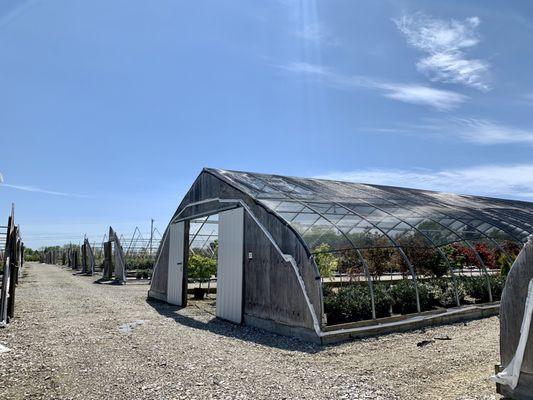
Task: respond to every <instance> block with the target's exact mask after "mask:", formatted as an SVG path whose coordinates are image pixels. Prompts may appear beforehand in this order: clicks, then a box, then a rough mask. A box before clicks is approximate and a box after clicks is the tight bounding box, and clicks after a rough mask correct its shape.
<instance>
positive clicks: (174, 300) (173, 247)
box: [167, 222, 185, 306]
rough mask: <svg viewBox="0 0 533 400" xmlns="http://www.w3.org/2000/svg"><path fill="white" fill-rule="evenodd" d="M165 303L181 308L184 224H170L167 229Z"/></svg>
mask: <svg viewBox="0 0 533 400" xmlns="http://www.w3.org/2000/svg"><path fill="white" fill-rule="evenodd" d="M168 233H169V241H170V242H169V250H168V285H167V302H168V303H170V304H175V305H177V306H182V305H183V304H182V302H183V254H184V248H183V246H184V243H183V240H184V238H185V224H184V223H183V222H178V223H176V224H171V225H170V229H169V232H168Z"/></svg>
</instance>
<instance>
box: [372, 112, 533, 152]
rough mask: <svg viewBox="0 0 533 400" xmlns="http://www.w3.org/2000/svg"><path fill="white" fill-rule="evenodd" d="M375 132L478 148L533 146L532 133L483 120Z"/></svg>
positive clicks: (428, 122) (437, 122) (457, 120)
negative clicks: (449, 140) (457, 142)
mask: <svg viewBox="0 0 533 400" xmlns="http://www.w3.org/2000/svg"><path fill="white" fill-rule="evenodd" d="M370 130H372V131H376V132H388V133H402V134H416V135H439V136H443V137H446V138H459V139H461V140H463V141H465V142H469V143H475V144H479V145H487V146H488V145H502V144H526V145H530V146H531V145H533V130H531V129H527V128H519V127H516V126H510V125H506V124H503V123H500V122H496V121H492V120H488V119H481V118H426V119H425V120H424V121H423V122H422V123H418V124H408V125H397V126H389V127H378V128H372V129H370Z"/></svg>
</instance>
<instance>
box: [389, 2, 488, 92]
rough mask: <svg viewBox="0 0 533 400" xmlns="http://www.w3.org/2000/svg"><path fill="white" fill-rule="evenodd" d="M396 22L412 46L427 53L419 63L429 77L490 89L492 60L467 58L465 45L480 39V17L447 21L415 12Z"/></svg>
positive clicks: (475, 42)
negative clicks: (490, 62)
mask: <svg viewBox="0 0 533 400" xmlns="http://www.w3.org/2000/svg"><path fill="white" fill-rule="evenodd" d="M394 22H395V24H396V26H397V27H398V29H399V30H400V31H401V32H402V33H403V34H404V35H405V37H406V39H407V42H408V43H409V44H410V45H411V46H413V47H414V48H416V49H419V50H421V51H423V52H425V53H427V54H428V55H427V56H426V57H423V58H422V59H420V60H419V61H418V63H417V65H416V66H417V68H418V70H419V71H420V72H423V73H425V74H427V75H428V76H429V77H430V79H432V80H434V81H441V82H449V83H458V84H462V85H466V86H470V87H474V88H476V89H480V90H483V91H486V90H489V89H490V87H489V83H488V71H489V63H488V62H487V61H485V60H479V59H470V58H467V56H466V54H465V50H466V49H468V48H471V47H473V46H476V45H477V44H478V43H479V34H478V32H477V28H478V26H479V24H480V19H479V18H478V17H471V18H467V19H465V20H463V21H458V20H454V19H452V20H450V21H445V20H440V19H435V18H431V17H429V16H427V15H424V14H422V13H416V14H414V15H410V16H404V17H402V18H400V19H396V20H394Z"/></svg>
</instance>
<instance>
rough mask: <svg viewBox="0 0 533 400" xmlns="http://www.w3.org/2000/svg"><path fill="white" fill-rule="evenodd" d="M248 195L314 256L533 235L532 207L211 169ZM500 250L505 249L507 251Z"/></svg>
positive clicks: (497, 242) (519, 239) (522, 238)
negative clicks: (324, 247) (407, 242)
mask: <svg viewBox="0 0 533 400" xmlns="http://www.w3.org/2000/svg"><path fill="white" fill-rule="evenodd" d="M206 171H208V172H210V173H212V174H214V175H216V176H218V177H220V178H221V179H223V180H224V181H226V182H228V183H229V184H231V185H232V186H234V187H236V188H237V189H239V190H241V191H243V192H245V193H246V194H248V195H249V196H251V197H252V198H254V199H255V200H256V201H258V202H259V203H260V204H262V205H263V206H264V207H266V208H267V209H269V210H270V211H271V212H273V213H275V214H276V215H278V216H279V217H280V218H282V219H283V220H284V221H285V222H286V223H287V224H289V225H290V226H291V227H292V228H294V230H295V231H296V232H298V233H299V234H300V235H301V237H302V238H303V239H304V241H305V242H306V243H307V245H308V247H309V249H310V250H311V251H314V250H315V249H316V247H317V246H318V245H319V244H322V243H327V244H328V245H329V246H330V247H331V249H332V250H344V249H359V250H360V249H365V248H372V247H395V248H397V249H400V251H401V248H402V243H403V242H404V239H406V238H409V237H412V236H413V235H417V236H418V237H419V238H421V239H422V241H423V242H424V243H425V245H427V246H428V247H432V248H436V249H440V248H441V247H442V246H445V245H448V244H451V243H456V242H462V243H466V244H468V245H470V244H471V243H472V242H475V241H484V242H487V243H489V244H491V245H493V246H496V247H500V243H501V242H502V240H509V241H514V242H525V241H526V240H527V237H528V236H529V235H530V234H532V233H533V203H529V202H524V201H516V200H504V199H497V198H489V197H479V196H466V195H456V194H451V193H441V192H433V191H426V190H417V189H408V188H400V187H391V186H380V185H371V184H361V183H350V182H341V181H332V180H323V179H308V178H295V177H287V176H279V175H267V174H258V173H250V172H240V171H227V170H219V169H206ZM502 251H503V249H502Z"/></svg>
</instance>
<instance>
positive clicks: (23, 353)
mask: <svg viewBox="0 0 533 400" xmlns="http://www.w3.org/2000/svg"><path fill="white" fill-rule="evenodd" d="M27 265H28V268H27V269H26V272H25V274H26V276H25V277H24V278H23V279H22V282H21V285H20V286H19V288H18V290H17V308H16V312H17V318H16V319H15V321H14V322H13V323H12V324H11V325H10V326H9V328H7V329H0V344H3V345H5V346H7V347H9V348H10V349H11V351H10V352H8V353H2V354H0V398H1V399H22V398H27V399H211V398H216V399H493V398H497V397H496V395H495V394H494V387H493V385H492V384H491V383H490V382H489V381H488V380H487V377H488V376H489V375H490V374H491V372H492V371H493V365H494V364H495V363H497V361H498V326H499V323H498V319H497V318H490V319H485V320H480V321H474V322H470V323H468V324H467V325H464V324H458V325H453V326H446V327H440V328H432V329H427V330H426V331H425V332H421V331H417V332H413V333H407V334H395V335H388V336H383V337H380V338H377V339H368V340H362V341H357V342H350V343H345V344H341V345H336V346H331V347H324V348H320V347H318V346H315V345H310V344H306V343H302V342H299V341H297V340H291V339H288V338H284V337H280V336H276V335H271V334H268V333H265V332H262V331H259V330H256V329H253V328H247V327H238V326H234V325H232V324H229V323H225V322H222V321H218V320H215V319H213V317H212V315H211V314H209V313H208V312H206V311H205V310H206V309H209V307H206V304H205V302H204V303H201V304H199V305H194V304H193V305H191V306H190V307H188V308H186V309H183V310H179V311H178V310H177V309H176V308H175V307H171V306H168V305H163V304H159V303H147V302H146V293H147V290H148V286H147V285H145V284H138V283H137V282H135V283H133V284H128V285H126V286H108V285H96V284H93V283H92V282H93V281H94V278H91V277H80V276H73V275H72V272H70V271H67V270H64V269H61V268H59V267H57V266H51V265H45V264H36V263H33V264H32V263H29V264H27ZM138 320H142V321H145V322H144V324H140V325H135V324H132V325H134V326H133V328H132V330H131V332H129V333H124V332H121V331H120V330H119V329H118V327H119V326H120V325H123V324H127V323H133V322H134V321H138ZM126 330H127V329H126ZM445 336H449V337H450V338H451V340H436V341H433V342H430V343H429V344H428V345H426V346H422V347H418V346H417V343H419V342H421V341H422V340H432V339H434V338H435V337H445Z"/></svg>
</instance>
